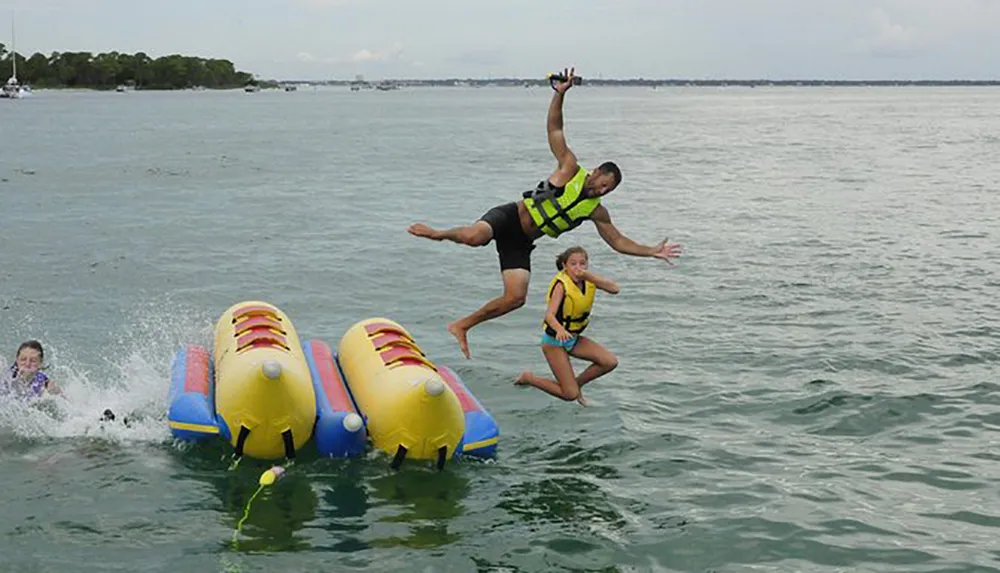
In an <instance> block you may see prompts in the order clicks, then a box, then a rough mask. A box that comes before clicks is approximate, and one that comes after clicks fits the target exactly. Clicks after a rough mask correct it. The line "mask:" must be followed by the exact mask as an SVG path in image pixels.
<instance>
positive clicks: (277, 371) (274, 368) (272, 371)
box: [260, 360, 281, 380]
mask: <svg viewBox="0 0 1000 573" xmlns="http://www.w3.org/2000/svg"><path fill="white" fill-rule="evenodd" d="M260 371H261V372H263V373H264V376H267V377H268V378H270V379H271V380H277V379H278V377H279V376H281V363H280V362H277V361H275V360H268V361H267V362H265V363H264V364H262V365H261V367H260Z"/></svg>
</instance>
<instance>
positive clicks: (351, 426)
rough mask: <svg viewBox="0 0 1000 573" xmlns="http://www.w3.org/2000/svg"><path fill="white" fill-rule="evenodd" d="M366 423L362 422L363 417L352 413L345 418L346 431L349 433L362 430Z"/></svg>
mask: <svg viewBox="0 0 1000 573" xmlns="http://www.w3.org/2000/svg"><path fill="white" fill-rule="evenodd" d="M363 424H364V422H363V421H362V420H361V416H359V415H357V414H355V413H354V412H351V413H350V414H348V415H346V416H344V429H345V430H347V431H348V432H357V431H358V430H360V429H361V426H362V425H363Z"/></svg>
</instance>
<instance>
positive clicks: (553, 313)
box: [514, 247, 621, 406]
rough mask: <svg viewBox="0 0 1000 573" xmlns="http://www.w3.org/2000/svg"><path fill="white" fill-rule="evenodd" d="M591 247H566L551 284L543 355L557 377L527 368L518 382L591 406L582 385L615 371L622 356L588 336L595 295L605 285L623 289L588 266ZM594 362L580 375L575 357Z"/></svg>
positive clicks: (610, 290) (613, 289) (606, 288)
mask: <svg viewBox="0 0 1000 573" xmlns="http://www.w3.org/2000/svg"><path fill="white" fill-rule="evenodd" d="M588 259H589V257H588V256H587V251H585V250H584V249H583V247H571V248H569V249H566V251H564V252H563V253H562V254H560V255H559V256H558V257H557V258H556V269H558V270H559V272H558V274H556V276H555V278H553V279H552V282H551V283H550V284H549V292H548V295H547V297H546V301H547V305H546V309H545V320H544V321H543V322H542V326H544V328H545V331H544V332H543V333H542V354H544V355H545V360H547V361H548V363H549V368H550V369H551V370H552V374H553V375H554V376H555V378H556V379H555V380H550V379H548V378H541V377H539V376H535V375H534V374H532V373H531V372H529V371H524V372H522V373H521V375H520V376H518V378H517V380H515V381H514V384H516V385H520V386H534V387H535V388H538V389H539V390H544V391H545V392H548V393H549V394H551V395H553V396H555V397H556V398H561V399H563V400H566V401H567V402H568V401H570V400H576V401H578V402H579V403H580V404H581V405H583V406H586V405H587V401H586V400H585V399H584V398H583V393H582V392H581V388H582V387H583V385H584V384H587V383H588V382H591V381H593V380H594V379H596V378H598V377H600V376H603V375H605V374H607V373H608V372H611V371H612V370H614V369H615V368H616V367H617V366H618V358H617V357H616V356H615V355H614V354H612V353H611V352H609V351H608V349H606V348H604V347H603V346H601V345H600V344H598V343H597V342H595V341H594V340H593V339H592V338H588V337H586V336H583V334H582V333H583V331H584V329H586V328H587V324H588V323H589V322H590V310H591V308H592V307H593V305H594V294H595V292H596V290H597V289H601V290H603V291H605V292H607V293H610V294H618V292H619V291H620V290H621V289H619V288H618V285H617V284H615V282H614V281H612V280H610V279H607V278H604V277H602V276H599V275H596V274H594V273H592V272H590V270H588V262H589V261H588ZM570 356H573V357H574V358H581V359H583V360H589V361H590V362H591V364H590V366H587V368H586V369H585V370H584V371H583V372H581V373H580V375H579V376H575V374H574V373H573V366H572V364H570V361H569V357H570Z"/></svg>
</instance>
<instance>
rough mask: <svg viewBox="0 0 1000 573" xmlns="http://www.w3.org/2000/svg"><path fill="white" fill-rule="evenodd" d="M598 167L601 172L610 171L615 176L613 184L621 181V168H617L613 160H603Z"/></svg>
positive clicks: (616, 184)
mask: <svg viewBox="0 0 1000 573" xmlns="http://www.w3.org/2000/svg"><path fill="white" fill-rule="evenodd" d="M598 169H599V170H600V171H601V173H610V174H612V175H614V176H615V186H618V184H619V183H621V182H622V170H621V169H618V166H617V165H615V163H614V162H613V161H605V162H604V163H602V164H601V166H600V167H598Z"/></svg>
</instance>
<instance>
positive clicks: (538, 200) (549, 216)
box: [524, 167, 601, 238]
mask: <svg viewBox="0 0 1000 573" xmlns="http://www.w3.org/2000/svg"><path fill="white" fill-rule="evenodd" d="M586 178H587V170H586V169H584V168H583V167H580V168H579V169H578V170H577V172H576V175H574V176H573V178H572V179H570V180H569V182H568V183H566V186H565V187H563V188H562V189H559V188H555V187H552V184H551V183H549V181H548V180H545V181H542V182H541V183H539V184H538V187H537V188H536V189H535V190H534V191H527V192H525V193H524V206H525V207H527V209H528V213H529V214H531V218H532V219H533V220H534V221H535V225H538V228H539V229H541V230H542V232H543V233H545V234H546V235H548V236H550V237H552V238H555V237H558V236H559V235H561V234H562V233H565V232H566V231H569V230H570V229H575V228H576V227H578V226H580V224H581V223H583V222H584V221H586V220H587V219H589V218H590V214H591V213H593V212H594V209H596V208H597V206H598V205H600V204H601V198H600V197H590V198H587V197H584V195H583V182H584V180H585V179H586Z"/></svg>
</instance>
